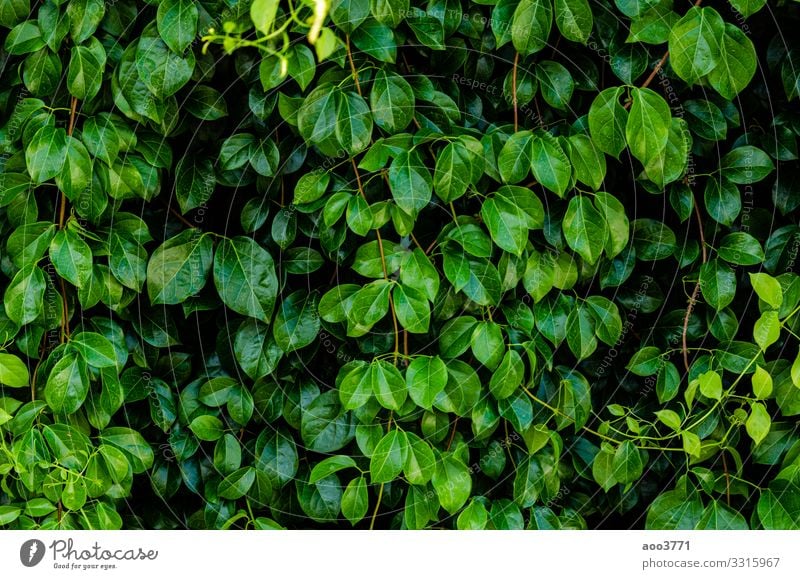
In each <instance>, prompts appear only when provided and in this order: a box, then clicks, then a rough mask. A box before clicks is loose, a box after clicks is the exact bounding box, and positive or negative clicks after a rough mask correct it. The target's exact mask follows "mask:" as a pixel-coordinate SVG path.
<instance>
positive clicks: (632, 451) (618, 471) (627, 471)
mask: <svg viewBox="0 0 800 579" xmlns="http://www.w3.org/2000/svg"><path fill="white" fill-rule="evenodd" d="M612 468H613V469H614V478H615V479H616V480H617V481H618V482H619V483H621V484H627V483H632V482H635V481H637V480H638V479H639V477H640V476H642V472H643V471H644V464H643V463H642V457H641V455H640V454H639V449H638V448H636V445H635V444H634V443H633V442H632V441H630V440H626V441H625V442H623V443H622V444H620V445H619V446H618V447H617V450H616V451H615V452H614V460H613V461H612Z"/></svg>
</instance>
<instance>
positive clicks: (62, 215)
mask: <svg viewBox="0 0 800 579" xmlns="http://www.w3.org/2000/svg"><path fill="white" fill-rule="evenodd" d="M77 111H78V99H77V98H75V97H72V100H71V101H70V105H69V126H68V127H67V135H69V136H70V137H71V136H72V133H73V132H74V131H75V117H76V113H77ZM66 222H67V196H66V195H65V194H64V192H63V191H61V199H60V201H59V208H58V228H59V229H64V224H65V223H66ZM58 281H59V285H60V286H61V303H62V305H63V309H64V311H63V312H62V314H61V343H62V344H63V343H64V342H65V341H66V340H67V338H69V318H68V315H67V314H68V310H69V302H68V301H67V288H66V286H65V285H64V279H63V278H61V277H59V278H58ZM31 389H33V385H31Z"/></svg>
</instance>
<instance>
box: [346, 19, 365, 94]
mask: <svg viewBox="0 0 800 579" xmlns="http://www.w3.org/2000/svg"><path fill="white" fill-rule="evenodd" d="M344 47H345V49H346V50H347V60H348V61H349V62H350V70H351V71H352V72H353V81H355V83H356V91H358V94H359V96H364V95H363V94H361V85H360V84H359V82H358V72H357V71H356V65H355V63H354V62H353V52H352V51H351V50H350V35H349V34H347V35H345V37H344Z"/></svg>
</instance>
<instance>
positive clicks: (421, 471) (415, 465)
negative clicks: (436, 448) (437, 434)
mask: <svg viewBox="0 0 800 579" xmlns="http://www.w3.org/2000/svg"><path fill="white" fill-rule="evenodd" d="M406 436H407V438H408V456H407V457H406V462H405V464H404V465H403V473H404V474H405V476H406V479H407V480H408V482H410V483H411V484H412V485H424V484H427V483H428V481H429V480H431V477H433V473H434V472H435V470H436V456H435V455H434V453H433V449H432V448H431V447H430V445H429V444H428V443H427V442H425V441H424V440H423V439H421V438H420V437H419V436H417V435H416V434H414V433H413V432H408V433H406Z"/></svg>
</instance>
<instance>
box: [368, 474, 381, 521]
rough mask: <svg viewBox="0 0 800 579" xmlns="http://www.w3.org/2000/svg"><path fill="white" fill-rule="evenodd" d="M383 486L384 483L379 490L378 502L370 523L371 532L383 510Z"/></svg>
mask: <svg viewBox="0 0 800 579" xmlns="http://www.w3.org/2000/svg"><path fill="white" fill-rule="evenodd" d="M383 485H384V483H381V488H380V489H378V502H376V503H375V510H374V511H372V519H371V520H370V522H369V530H370V531H372V530H373V529H374V528H375V519H377V518H378V510H379V509H380V508H381V501H382V500H383Z"/></svg>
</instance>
